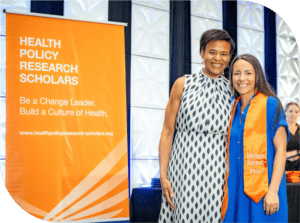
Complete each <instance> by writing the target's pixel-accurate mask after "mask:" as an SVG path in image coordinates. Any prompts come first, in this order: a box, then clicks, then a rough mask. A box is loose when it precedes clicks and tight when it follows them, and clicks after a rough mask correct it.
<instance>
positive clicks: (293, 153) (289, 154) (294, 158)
mask: <svg viewBox="0 0 300 223" xmlns="http://www.w3.org/2000/svg"><path fill="white" fill-rule="evenodd" d="M297 154H298V151H297V150H293V151H290V152H287V153H286V157H289V156H294V155H297ZM297 159H299V156H295V157H292V158H289V159H288V160H289V161H291V162H294V161H296V160H297Z"/></svg>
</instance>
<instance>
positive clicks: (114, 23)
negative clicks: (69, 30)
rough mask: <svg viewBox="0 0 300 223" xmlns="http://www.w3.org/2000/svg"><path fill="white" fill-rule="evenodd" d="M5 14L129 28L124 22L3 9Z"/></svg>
mask: <svg viewBox="0 0 300 223" xmlns="http://www.w3.org/2000/svg"><path fill="white" fill-rule="evenodd" d="M3 13H11V14H19V15H29V16H38V17H46V18H53V19H65V20H75V21H81V22H93V23H102V24H109V25H119V26H125V27H127V26H128V25H127V23H123V22H111V21H96V20H87V19H77V18H72V17H67V16H58V15H49V14H43V13H33V12H17V11H13V10H7V9H3Z"/></svg>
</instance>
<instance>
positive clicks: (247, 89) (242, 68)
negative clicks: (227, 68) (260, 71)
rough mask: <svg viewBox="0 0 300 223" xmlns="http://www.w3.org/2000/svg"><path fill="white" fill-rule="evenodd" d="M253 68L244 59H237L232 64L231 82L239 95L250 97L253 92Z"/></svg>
mask: <svg viewBox="0 0 300 223" xmlns="http://www.w3.org/2000/svg"><path fill="white" fill-rule="evenodd" d="M255 76H256V74H255V69H254V67H253V65H252V64H251V63H249V62H248V61H246V60H243V59H240V60H237V61H236V62H235V63H234V65H233V73H232V83H233V87H234V88H235V90H236V91H237V92H238V93H239V94H240V95H241V97H242V98H243V97H247V98H251V97H252V96H253V95H254V93H255V78H256V77H255Z"/></svg>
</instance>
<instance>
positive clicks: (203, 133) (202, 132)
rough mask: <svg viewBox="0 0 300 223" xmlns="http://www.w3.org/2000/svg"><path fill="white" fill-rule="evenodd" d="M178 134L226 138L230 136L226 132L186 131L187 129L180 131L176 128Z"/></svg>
mask: <svg viewBox="0 0 300 223" xmlns="http://www.w3.org/2000/svg"><path fill="white" fill-rule="evenodd" d="M176 131H177V133H183V134H196V135H216V136H226V137H227V135H228V132H224V131H209V130H202V131H199V130H186V129H179V128H176Z"/></svg>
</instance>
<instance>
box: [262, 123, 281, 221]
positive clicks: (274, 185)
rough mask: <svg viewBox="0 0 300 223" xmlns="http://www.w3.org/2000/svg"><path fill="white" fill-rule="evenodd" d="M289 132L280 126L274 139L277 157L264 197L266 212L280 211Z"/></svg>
mask: <svg viewBox="0 0 300 223" xmlns="http://www.w3.org/2000/svg"><path fill="white" fill-rule="evenodd" d="M286 141H287V133H286V129H285V127H284V126H280V127H279V128H278V130H277V132H276V135H275V137H274V139H273V143H274V147H275V159H274V164H273V172H272V178H271V183H270V186H269V191H268V193H267V194H266V196H265V198H264V210H265V211H266V214H269V215H271V214H274V213H275V212H276V211H279V198H278V189H279V185H280V182H281V180H282V176H283V172H284V170H285V161H286Z"/></svg>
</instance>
